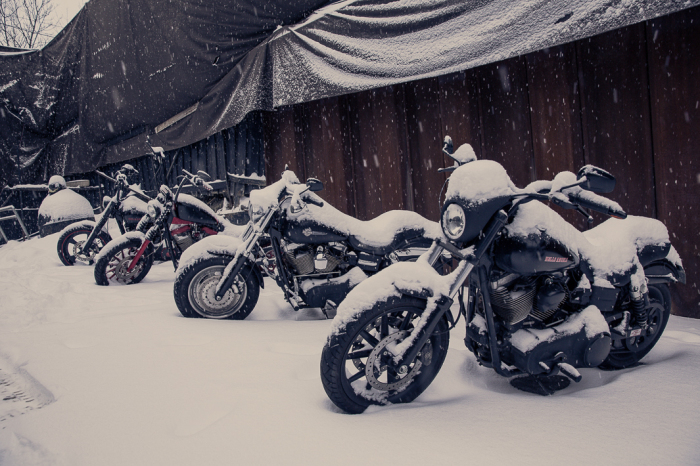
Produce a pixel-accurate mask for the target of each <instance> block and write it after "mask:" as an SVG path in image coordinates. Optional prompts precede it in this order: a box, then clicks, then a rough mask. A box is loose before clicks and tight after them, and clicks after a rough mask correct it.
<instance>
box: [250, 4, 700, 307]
mask: <svg viewBox="0 0 700 466" xmlns="http://www.w3.org/2000/svg"><path fill="white" fill-rule="evenodd" d="M699 78H700V8H694V9H690V10H686V11H683V12H680V13H676V14H674V15H669V16H666V17H662V18H659V19H655V20H653V21H648V22H646V23H642V24H637V25H633V26H630V27H626V28H622V29H619V30H615V31H611V32H608V33H605V34H601V35H599V36H596V37H592V38H589V39H584V40H581V41H578V42H575V43H570V44H564V45H561V46H558V47H553V48H550V49H547V50H542V51H539V52H535V53H531V54H529V55H526V56H521V57H515V58H511V59H508V60H504V61H502V62H498V63H494V64H490V65H486V66H482V67H479V68H475V69H471V70H467V71H464V72H460V73H455V74H451V75H448V76H441V77H439V78H431V79H425V80H421V81H415V82H410V83H406V84H401V85H396V86H390V87H386V88H382V89H376V90H373V91H367V92H362V93H358V94H353V95H346V96H341V97H334V98H330V99H324V100H320V101H316V102H310V103H306V104H300V105H295V106H292V107H286V108H282V109H280V110H279V111H277V112H275V113H272V114H267V115H265V116H264V127H265V163H266V167H267V169H266V173H267V177H268V182H273V181H275V180H276V179H277V178H278V177H279V174H280V173H281V171H282V170H283V168H284V166H285V164H289V166H290V168H292V169H293V170H295V171H296V173H297V175H298V176H299V178H302V179H303V178H306V177H311V176H313V177H317V178H319V179H320V180H321V181H323V182H324V185H325V187H326V188H325V190H324V192H323V193H322V196H323V197H324V198H325V199H326V200H327V201H328V202H330V203H331V204H333V205H334V206H336V207H337V208H338V209H340V210H342V211H344V212H346V213H348V214H350V215H355V216H357V217H359V218H361V219H369V218H372V217H375V216H377V215H379V214H381V213H382V212H385V211H387V210H391V209H410V210H415V211H416V212H418V213H420V214H422V215H424V216H426V217H427V218H430V219H432V220H438V216H439V201H438V196H439V193H440V190H441V188H442V186H443V184H444V181H445V179H446V177H445V175H442V174H439V173H437V169H438V168H439V167H443V166H446V165H449V164H451V162H450V161H448V160H446V158H445V157H444V156H443V155H442V153H441V145H442V139H443V137H444V136H445V135H450V136H452V138H453V140H454V142H455V146H456V147H457V146H459V145H460V144H462V143H465V142H469V143H471V144H472V146H473V147H474V149H475V151H476V153H477V155H478V156H479V157H481V158H486V159H492V160H496V161H498V162H500V163H501V164H503V165H504V167H505V168H506V170H507V171H508V173H509V174H510V176H511V178H512V179H513V181H514V182H515V183H516V184H517V185H518V186H524V185H525V184H527V183H529V182H530V181H532V180H534V179H538V178H540V179H542V178H547V179H551V177H552V176H553V175H554V174H556V173H558V172H560V171H562V170H570V171H574V172H575V171H576V170H578V168H580V167H581V166H582V165H584V164H588V163H590V164H594V165H598V166H600V167H602V168H605V169H606V170H609V171H610V172H611V173H613V174H614V175H615V176H616V178H617V187H616V189H615V191H614V192H613V193H611V194H610V197H611V198H612V199H614V200H616V201H617V202H619V203H620V204H621V205H622V206H623V208H625V209H626V210H627V212H628V213H629V214H631V215H645V216H651V217H656V218H659V219H660V220H662V221H663V222H664V223H665V224H666V226H667V227H668V229H669V232H670V234H671V239H672V241H673V243H674V245H675V247H676V248H677V249H678V252H679V253H680V255H681V257H682V258H683V261H684V266H685V269H686V272H687V275H688V283H687V284H686V285H679V286H673V287H672V291H673V296H674V312H675V313H676V314H679V315H684V316H693V317H700V289H699V288H698V283H699V282H700V271H698V267H699V266H700V255H699V253H698V249H697V248H698V243H699V241H698V235H699V234H700V218H699V217H698V215H695V213H696V212H695V211H697V210H699V209H700V202H699V201H700V189H699V188H700V184H699V182H700V166H699V165H700V158H698V157H697V155H696V154H697V152H698V147H700V124H698V122H700V109H699V106H700V103H698V102H700V86H698V84H697V83H698V79H699ZM693 209H695V211H694V210H693ZM563 215H564V216H565V217H566V218H567V219H568V220H569V221H571V222H573V223H574V224H575V225H577V226H578V227H579V228H586V227H587V225H586V224H585V222H583V221H582V219H581V218H580V216H577V215H576V214H575V213H572V212H564V213H563ZM595 218H596V224H597V223H599V222H600V221H602V220H604V218H603V216H600V215H597V214H596V215H595Z"/></svg>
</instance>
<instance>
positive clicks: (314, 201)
mask: <svg viewBox="0 0 700 466" xmlns="http://www.w3.org/2000/svg"><path fill="white" fill-rule="evenodd" d="M304 202H306V203H307V204H313V205H315V206H318V207H323V201H317V200H316V199H313V198H311V197H307V198H306V199H304Z"/></svg>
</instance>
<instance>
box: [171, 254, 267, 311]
mask: <svg viewBox="0 0 700 466" xmlns="http://www.w3.org/2000/svg"><path fill="white" fill-rule="evenodd" d="M231 260H232V258H230V257H229V258H223V257H214V258H211V257H210V258H198V259H196V260H195V261H194V262H192V263H191V264H189V265H187V266H186V267H185V268H184V269H182V270H179V271H178V274H177V276H176V277H175V287H174V290H173V292H174V294H175V304H177V307H178V309H179V310H180V313H181V314H182V315H183V316H185V317H205V318H207V319H234V320H243V319H245V318H246V317H248V315H249V314H250V313H251V312H252V311H253V309H254V308H255V305H256V304H257V302H258V297H259V295H260V283H259V281H258V276H257V275H256V273H255V272H254V271H253V269H252V267H253V266H252V265H251V264H247V265H246V266H244V267H243V270H241V273H239V274H238V276H237V277H236V279H235V280H234V283H233V285H232V286H231V288H230V289H228V290H226V294H224V296H223V297H222V298H221V299H217V298H216V287H217V285H218V283H219V281H220V280H221V276H222V275H223V273H224V269H225V268H226V265H228V263H229V262H230V261H231Z"/></svg>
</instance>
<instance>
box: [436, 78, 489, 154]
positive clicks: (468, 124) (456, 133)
mask: <svg viewBox="0 0 700 466" xmlns="http://www.w3.org/2000/svg"><path fill="white" fill-rule="evenodd" d="M438 83H439V86H440V120H441V121H442V135H443V139H444V136H450V137H451V138H452V141H453V142H454V145H455V150H456V149H457V148H458V147H459V146H461V145H462V144H470V145H471V146H472V148H473V149H474V152H475V153H476V156H477V158H481V144H480V140H481V135H480V133H481V127H480V124H479V101H478V95H479V94H478V91H477V88H476V86H477V82H476V74H475V73H474V71H473V70H469V71H462V72H459V73H452V74H448V75H445V76H440V77H439V78H438ZM446 161H447V162H448V164H449V165H451V164H452V161H451V160H450V159H446Z"/></svg>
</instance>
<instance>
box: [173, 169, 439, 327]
mask: <svg viewBox="0 0 700 466" xmlns="http://www.w3.org/2000/svg"><path fill="white" fill-rule="evenodd" d="M321 189H323V184H322V183H321V182H320V181H319V180H317V179H313V178H309V180H307V182H306V184H301V183H300V182H299V180H298V179H297V177H296V175H295V174H294V173H293V172H292V171H289V170H286V171H285V172H284V173H283V174H282V179H281V180H279V181H277V182H276V183H274V184H272V185H270V186H268V187H266V188H264V189H261V190H257V191H253V192H252V193H251V194H250V207H249V214H250V222H249V223H248V226H247V229H246V230H245V232H244V234H243V236H242V237H241V238H210V239H208V240H206V241H203V242H202V243H200V244H199V245H197V247H196V248H193V249H192V250H191V251H188V253H187V257H184V256H183V260H182V262H181V265H180V267H179V269H178V271H177V277H176V279H175V288H174V294H175V303H176V304H177V307H178V309H179V310H180V312H181V313H182V315H183V316H185V317H206V318H213V319H225V318H230V319H238V320H240V319H245V318H246V317H247V316H248V315H249V314H250V313H251V312H252V310H253V308H254V307H255V304H256V303H257V300H258V296H259V293H260V288H261V287H263V286H264V284H263V271H264V272H265V273H266V274H267V275H269V276H271V277H272V278H273V279H274V280H275V282H276V283H277V285H278V286H279V287H280V288H282V290H283V292H284V296H285V299H286V300H287V301H288V302H289V303H290V304H291V305H292V307H293V308H294V309H295V310H299V309H301V308H309V307H318V308H321V309H322V310H323V312H324V313H325V314H326V315H328V313H329V312H334V311H335V308H336V306H337V304H338V303H340V302H341V301H342V300H343V298H344V297H345V296H346V295H347V294H348V292H349V291H350V290H351V289H352V288H353V287H354V286H355V285H357V284H358V283H360V282H361V281H363V280H364V279H366V278H367V276H368V275H372V274H374V273H375V272H377V271H378V270H380V269H383V268H385V267H387V266H388V265H390V264H392V263H395V262H399V261H406V260H412V259H413V260H415V259H416V258H417V257H418V256H419V255H420V254H421V253H422V252H424V251H426V250H427V248H428V247H429V246H430V244H431V242H432V240H433V239H434V238H436V237H439V236H442V234H441V232H440V228H439V225H438V224H437V223H435V222H431V221H429V220H426V219H425V218H423V217H421V216H420V215H418V214H416V213H414V212H402V211H392V212H387V213H385V214H383V215H381V216H379V217H377V218H375V219H373V220H370V221H361V220H357V219H355V218H353V217H350V216H348V215H346V214H343V213H342V212H340V211H338V210H336V209H335V208H333V206H331V205H329V204H326V203H324V202H323V201H322V200H321V198H320V197H318V196H317V195H315V194H314V193H313V192H316V191H320V190H321Z"/></svg>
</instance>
